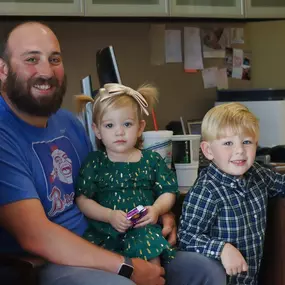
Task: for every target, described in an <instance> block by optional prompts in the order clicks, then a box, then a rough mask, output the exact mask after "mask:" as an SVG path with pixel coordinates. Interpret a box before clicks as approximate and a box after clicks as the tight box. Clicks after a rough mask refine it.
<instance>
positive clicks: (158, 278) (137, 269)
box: [131, 258, 165, 285]
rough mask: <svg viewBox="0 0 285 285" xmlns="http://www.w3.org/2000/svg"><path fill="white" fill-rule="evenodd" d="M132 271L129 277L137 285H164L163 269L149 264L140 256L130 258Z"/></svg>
mask: <svg viewBox="0 0 285 285" xmlns="http://www.w3.org/2000/svg"><path fill="white" fill-rule="evenodd" d="M132 261H133V265H134V272H133V275H132V277H131V279H132V281H134V282H135V283H136V284H137V285H146V284H147V285H164V284H165V280H164V277H163V276H164V274H165V271H164V269H163V268H162V267H161V266H158V265H155V264H151V263H150V262H147V261H145V260H143V259H140V258H132Z"/></svg>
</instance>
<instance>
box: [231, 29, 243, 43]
mask: <svg viewBox="0 0 285 285" xmlns="http://www.w3.org/2000/svg"><path fill="white" fill-rule="evenodd" d="M231 43H232V44H244V30H243V28H231Z"/></svg>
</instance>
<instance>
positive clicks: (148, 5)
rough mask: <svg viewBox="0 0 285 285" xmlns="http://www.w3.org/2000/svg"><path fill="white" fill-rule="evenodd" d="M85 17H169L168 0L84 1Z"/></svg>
mask: <svg viewBox="0 0 285 285" xmlns="http://www.w3.org/2000/svg"><path fill="white" fill-rule="evenodd" d="M85 3H86V4H85V15H86V16H102V17H108V16H126V17H135V16H145V17H148V16H169V12H168V0H85Z"/></svg>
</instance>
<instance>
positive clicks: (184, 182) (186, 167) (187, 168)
mask: <svg viewBox="0 0 285 285" xmlns="http://www.w3.org/2000/svg"><path fill="white" fill-rule="evenodd" d="M174 166H175V170H176V176H177V182H178V186H180V187H190V186H193V184H194V182H195V180H196V178H197V176H198V165H191V164H188V163H179V164H175V165H174Z"/></svg>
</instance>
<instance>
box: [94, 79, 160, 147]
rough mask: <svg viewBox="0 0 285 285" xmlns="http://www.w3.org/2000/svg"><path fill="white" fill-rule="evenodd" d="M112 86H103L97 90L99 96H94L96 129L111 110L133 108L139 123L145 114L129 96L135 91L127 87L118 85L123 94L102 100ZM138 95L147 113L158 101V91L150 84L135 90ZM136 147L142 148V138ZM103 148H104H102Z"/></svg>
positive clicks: (99, 143)
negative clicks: (143, 102)
mask: <svg viewBox="0 0 285 285" xmlns="http://www.w3.org/2000/svg"><path fill="white" fill-rule="evenodd" d="M111 85H112V84H106V85H104V88H102V89H100V90H99V94H98V95H97V96H96V97H97V98H96V99H95V102H94V105H93V117H92V120H93V123H94V124H95V125H96V126H97V127H98V126H99V125H100V122H101V121H102V118H103V116H104V115H105V114H106V113H107V112H108V111H111V110H114V109H119V108H123V107H126V106H130V107H131V108H133V110H134V111H135V112H136V114H137V116H138V120H139V121H141V120H143V119H144V115H145V112H144V110H143V108H142V107H141V105H140V104H139V103H138V101H137V100H136V99H135V98H134V97H133V96H132V95H131V93H134V92H135V91H134V90H133V89H131V88H129V87H126V86H123V85H119V84H117V85H118V86H119V87H122V90H124V89H125V92H121V93H120V94H119V95H113V96H110V97H109V98H107V99H104V100H102V99H103V98H104V96H105V95H106V93H105V92H106V90H107V92H108V86H111ZM136 91H137V92H138V93H140V95H141V96H142V97H143V98H144V99H145V101H146V102H147V105H148V106H147V107H146V108H145V109H147V111H148V112H151V110H152V109H153V107H154V105H155V104H156V103H157V101H158V90H157V88H156V87H154V86H153V85H151V84H143V85H141V86H140V87H139V88H138V89H137V90H136ZM97 145H98V148H101V149H102V144H101V141H99V140H97ZM136 146H137V147H139V148H140V147H141V146H142V138H141V137H140V138H139V139H138V141H137V144H136ZM103 148H104V147H103Z"/></svg>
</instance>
